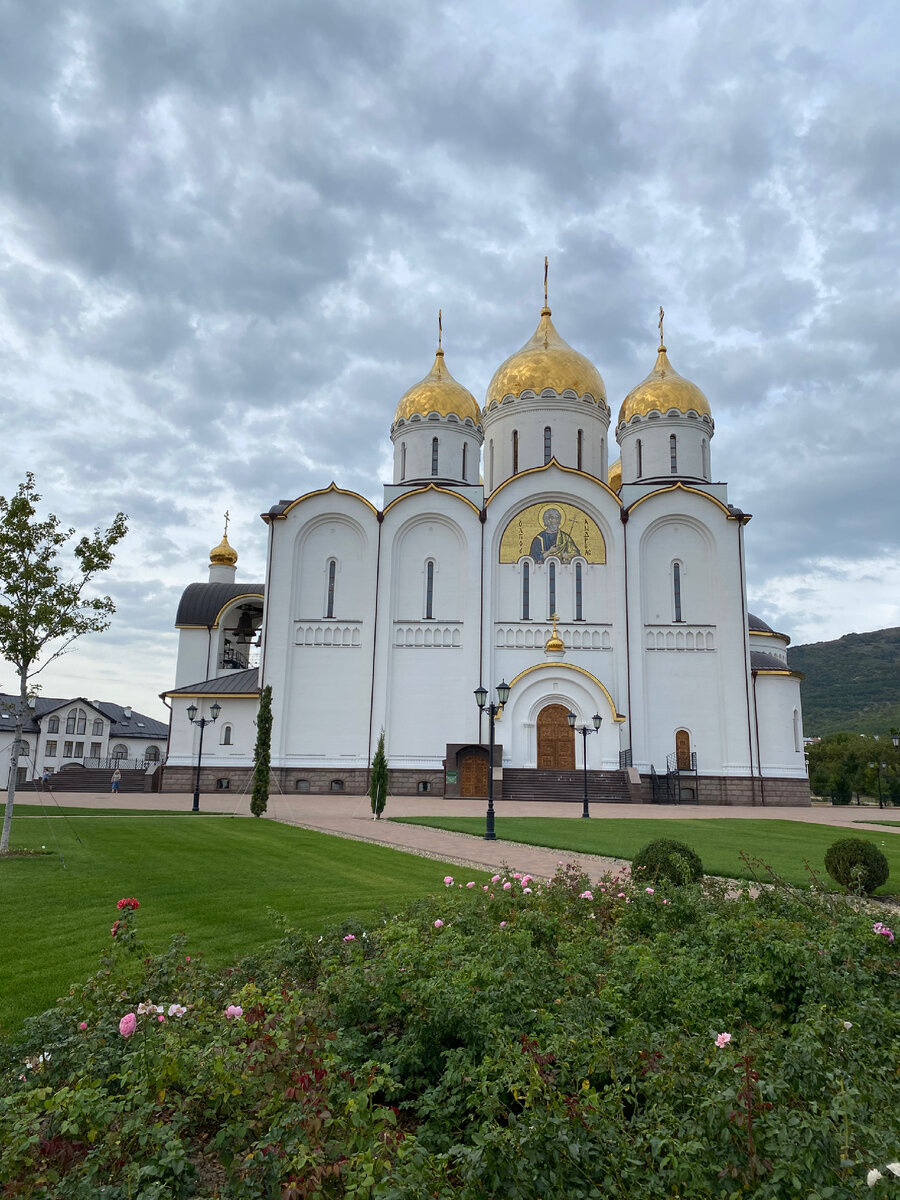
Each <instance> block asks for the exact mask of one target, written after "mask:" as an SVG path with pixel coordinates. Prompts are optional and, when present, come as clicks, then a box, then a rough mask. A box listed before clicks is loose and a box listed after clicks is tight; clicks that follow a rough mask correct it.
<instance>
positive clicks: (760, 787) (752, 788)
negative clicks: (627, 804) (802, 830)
mask: <svg viewBox="0 0 900 1200" xmlns="http://www.w3.org/2000/svg"><path fill="white" fill-rule="evenodd" d="M640 802H641V803H642V804H651V803H652V802H653V796H652V792H651V785H650V776H649V775H642V776H641V796H640ZM680 802H681V804H715V805H718V806H720V807H723V808H729V807H735V808H809V806H810V804H811V797H810V792H809V780H808V779H759V778H756V779H748V778H746V777H743V778H739V779H735V778H733V777H732V776H730V775H697V776H695V775H693V774H690V775H683V776H682V777H681V801H680ZM663 803H665V801H663Z"/></svg>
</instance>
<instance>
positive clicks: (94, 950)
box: [0, 814, 487, 1036]
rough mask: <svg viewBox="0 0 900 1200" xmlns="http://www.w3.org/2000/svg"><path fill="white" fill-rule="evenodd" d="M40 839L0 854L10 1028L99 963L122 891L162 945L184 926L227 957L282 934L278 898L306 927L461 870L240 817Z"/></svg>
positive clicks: (208, 950)
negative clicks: (42, 846)
mask: <svg viewBox="0 0 900 1200" xmlns="http://www.w3.org/2000/svg"><path fill="white" fill-rule="evenodd" d="M144 815H146V814H144ZM31 825H32V822H27V823H26V822H21V823H18V822H16V821H14V822H13V827H12V839H11V846H12V848H14V849H15V848H22V847H27V846H33V845H34V844H35V839H34V836H33V831H32V829H31ZM45 828H46V826H45ZM76 829H77V837H76ZM51 832H52V836H51ZM77 839H80V841H79V840H77ZM40 840H41V841H42V842H45V843H46V846H47V849H48V850H52V851H53V852H54V853H53V854H52V855H44V856H38V857H30V858H9V859H4V860H2V861H0V906H2V912H3V920H2V922H0V1036H3V1035H8V1034H9V1033H11V1032H12V1031H14V1030H15V1029H16V1028H17V1027H18V1026H19V1025H20V1024H21V1022H22V1021H23V1020H24V1018H25V1017H26V1016H30V1015H33V1014H35V1013H38V1012H41V1011H43V1010H44V1009H45V1008H47V1007H48V1006H49V1005H51V1004H52V1003H53V1002H54V1001H55V1000H56V998H57V997H58V996H60V995H62V993H63V992H65V991H66V990H67V989H68V988H69V986H70V985H71V984H72V983H73V982H75V981H77V980H81V979H83V978H85V977H86V976H87V975H88V974H90V973H91V972H92V971H93V970H95V969H96V967H97V965H98V959H99V956H100V954H101V953H102V951H103V950H104V949H105V948H106V946H107V945H108V944H109V929H110V926H111V925H112V923H113V921H114V919H115V918H116V916H117V913H116V907H115V906H116V901H117V900H119V899H120V898H121V897H122V896H136V897H137V899H138V900H139V901H140V904H141V937H142V938H143V939H144V941H145V942H146V943H147V946H148V949H149V950H150V951H153V952H158V951H161V950H163V949H165V947H166V946H167V945H168V943H169V940H170V938H171V936H172V934H174V933H177V932H179V931H183V932H184V933H186V934H187V937H188V945H189V950H190V953H191V954H192V955H193V954H203V955H205V956H206V958H207V959H208V960H209V961H210V962H212V963H214V964H224V963H227V962H231V961H233V960H234V959H235V958H236V957H238V956H240V955H242V954H246V953H250V952H251V951H254V950H255V949H257V948H258V947H259V946H261V945H264V944H267V943H272V942H274V941H276V940H277V939H278V937H279V936H280V934H279V931H278V929H277V928H276V926H275V925H274V924H273V923H272V921H271V920H270V918H269V916H268V913H267V910H268V909H270V908H271V909H275V910H276V911H278V912H280V913H284V914H285V915H286V916H287V918H288V919H289V921H290V922H291V924H292V925H294V926H295V927H297V928H307V929H317V928H322V927H323V926H325V925H327V924H330V923H339V922H341V921H344V920H347V919H350V918H358V919H360V920H373V921H374V920H379V919H380V916H379V914H380V913H381V912H382V911H383V910H384V909H387V910H389V911H393V910H395V909H396V908H398V907H399V906H400V905H402V904H404V903H405V902H406V901H407V900H409V899H412V898H415V897H418V896H422V895H426V894H428V893H430V892H437V891H438V890H440V888H441V887H442V879H443V876H444V875H445V874H446V873H447V872H448V871H449V872H453V871H454V870H456V868H454V867H453V866H450V865H448V864H444V863H440V862H435V861H432V860H429V859H424V858H420V857H418V856H416V855H411V854H403V853H401V852H399V851H396V850H390V849H387V848H385V847H383V846H375V845H371V844H370V843H367V842H356V841H350V840H348V839H345V838H338V837H333V836H330V835H328V834H323V833H313V832H310V831H308V830H303V829H295V828H293V827H291V826H289V825H281V824H277V823H276V822H274V821H267V820H266V821H255V820H232V819H231V818H229V817H211V816H209V817H206V819H205V820H202V821H183V820H181V819H180V818H179V817H177V816H169V815H166V816H157V817H152V818H148V819H147V820H138V819H136V817H135V816H134V815H129V816H127V817H120V818H110V819H106V820H102V821H99V820H77V821H73V822H68V821H53V823H52V831H48V833H47V834H46V836H45V835H44V834H43V832H42V834H41V838H40ZM469 875H470V876H471V877H472V878H478V879H481V878H482V877H484V878H487V875H486V874H485V873H484V872H472V871H470V872H469Z"/></svg>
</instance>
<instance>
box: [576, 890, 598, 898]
mask: <svg viewBox="0 0 900 1200" xmlns="http://www.w3.org/2000/svg"><path fill="white" fill-rule="evenodd" d="M593 898H594V893H593V892H591V891H588V892H582V893H581V895H580V896H579V897H578V899H579V900H593Z"/></svg>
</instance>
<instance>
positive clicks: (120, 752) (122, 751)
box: [110, 742, 128, 759]
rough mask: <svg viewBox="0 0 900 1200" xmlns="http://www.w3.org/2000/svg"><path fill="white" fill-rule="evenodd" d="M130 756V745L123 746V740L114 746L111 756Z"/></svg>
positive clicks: (121, 757) (119, 757) (120, 757)
mask: <svg viewBox="0 0 900 1200" xmlns="http://www.w3.org/2000/svg"><path fill="white" fill-rule="evenodd" d="M127 757H128V747H127V746H123V745H122V743H121V742H119V744H118V745H117V746H113V748H112V753H111V754H110V758H118V759H123V758H127Z"/></svg>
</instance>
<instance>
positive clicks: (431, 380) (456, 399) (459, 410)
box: [394, 347, 481, 425]
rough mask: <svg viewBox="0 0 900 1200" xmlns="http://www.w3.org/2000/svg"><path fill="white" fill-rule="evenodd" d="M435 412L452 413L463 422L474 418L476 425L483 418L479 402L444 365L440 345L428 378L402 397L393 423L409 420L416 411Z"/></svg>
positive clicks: (424, 415) (423, 412)
mask: <svg viewBox="0 0 900 1200" xmlns="http://www.w3.org/2000/svg"><path fill="white" fill-rule="evenodd" d="M433 412H436V413H438V414H439V415H440V416H442V417H447V416H449V415H450V414H451V413H453V414H455V415H456V416H457V417H459V419H460V420H461V421H464V420H465V419H466V417H471V418H472V420H473V421H474V422H475V424H476V425H477V424H478V423H479V421H480V420H481V409H480V408H479V407H478V401H477V400H476V399H475V397H474V396H473V395H472V393H471V392H470V391H469V390H468V388H464V387H463V385H462V384H461V383H457V382H456V380H455V379H454V378H453V376H452V375H451V374H450V372H449V371H448V370H447V368H446V367H445V366H444V351H443V350H442V349H441V348H440V347H438V351H437V354H436V355H435V357H434V366H433V367H432V368H431V370H430V371H429V372H428V374H427V375H426V376H425V378H424V379H421V380H420V381H419V382H418V383H415V384H413V386H412V387H411V388H409V389H408V391H406V392H404V393H403V395H402V396H401V397H400V403H399V404H398V405H397V411H396V412H395V413H394V424H395V425H396V423H397V422H398V421H408V420H409V418H410V417H411V416H413V415H414V414H415V413H418V414H419V416H420V417H427V416H428V414H429V413H433Z"/></svg>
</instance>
